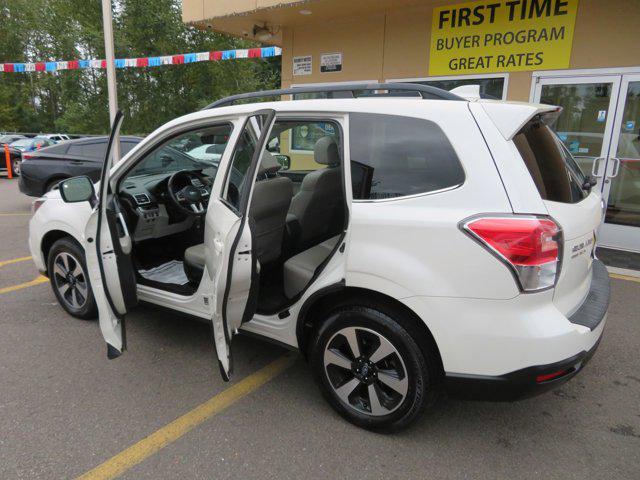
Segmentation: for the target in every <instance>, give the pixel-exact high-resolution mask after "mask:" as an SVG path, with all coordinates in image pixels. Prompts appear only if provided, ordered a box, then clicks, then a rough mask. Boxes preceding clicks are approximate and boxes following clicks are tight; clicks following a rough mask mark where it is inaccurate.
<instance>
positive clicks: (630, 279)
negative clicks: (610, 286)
mask: <svg viewBox="0 0 640 480" xmlns="http://www.w3.org/2000/svg"><path fill="white" fill-rule="evenodd" d="M609 276H610V277H611V278H617V279H618V280H626V281H627V282H636V283H640V278H638V277H630V276H629V275H620V274H619V273H610V274H609Z"/></svg>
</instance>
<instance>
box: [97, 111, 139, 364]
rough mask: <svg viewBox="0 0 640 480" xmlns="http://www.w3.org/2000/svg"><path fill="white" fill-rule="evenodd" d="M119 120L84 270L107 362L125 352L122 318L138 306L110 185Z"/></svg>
mask: <svg viewBox="0 0 640 480" xmlns="http://www.w3.org/2000/svg"><path fill="white" fill-rule="evenodd" d="M122 118H123V116H122V113H121V112H118V113H117V115H116V118H115V120H114V124H113V127H112V129H111V134H110V136H109V143H108V146H107V150H106V153H105V160H104V164H103V167H102V175H101V178H100V191H99V197H98V201H97V205H96V207H95V209H94V211H93V213H92V215H91V218H90V220H89V222H88V223H87V227H86V230H85V239H86V245H85V253H86V257H87V267H88V270H89V277H90V279H91V285H92V288H93V293H94V297H95V299H96V303H97V305H98V316H99V319H100V330H101V331H102V335H103V337H104V339H105V341H106V342H107V356H108V358H116V357H118V356H120V355H121V354H122V352H123V351H124V350H125V349H126V347H127V342H126V329H125V314H126V313H127V312H128V311H129V310H130V309H131V308H132V307H134V306H135V305H136V303H137V292H136V280H135V273H134V269H133V262H132V260H131V256H130V254H131V237H130V235H129V232H128V230H127V226H126V223H125V222H124V219H123V217H122V214H121V210H120V205H119V203H118V199H117V196H116V195H115V194H114V192H113V189H112V186H111V183H110V170H111V166H112V165H113V164H114V163H115V162H114V159H113V156H112V151H113V149H112V146H113V142H114V138H115V137H116V136H117V134H118V132H119V130H120V126H121V125H122ZM118 160H119V159H118Z"/></svg>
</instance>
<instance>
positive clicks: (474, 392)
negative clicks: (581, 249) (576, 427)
mask: <svg viewBox="0 0 640 480" xmlns="http://www.w3.org/2000/svg"><path fill="white" fill-rule="evenodd" d="M609 297H610V288H609V273H608V272H607V269H606V267H605V266H604V264H603V263H602V262H601V261H599V260H594V262H593V278H592V280H591V287H590V289H589V294H588V295H587V298H586V299H585V301H584V302H583V304H582V305H581V306H580V307H579V308H578V310H577V311H576V312H575V313H574V314H573V315H571V316H570V317H569V318H568V320H569V322H571V323H573V324H576V325H582V326H584V327H587V328H589V330H590V335H595V336H596V338H595V342H594V343H593V345H592V346H591V347H590V348H588V349H585V350H582V351H580V352H578V353H576V354H575V355H572V356H571V357H568V358H565V359H563V360H560V361H557V362H552V363H548V364H544V365H534V366H531V367H526V368H522V369H519V370H515V371H512V372H509V373H506V374H503V375H497V376H486V375H469V374H458V373H447V374H446V376H445V388H446V390H447V392H448V393H449V394H450V395H451V396H453V397H458V398H464V399H471V400H492V401H513V400H519V399H522V398H528V397H532V396H535V395H538V394H541V393H544V392H546V391H548V390H551V389H554V388H556V387H558V386H559V385H562V384H563V383H565V382H566V381H568V380H569V379H571V378H573V377H574V376H575V375H577V374H578V372H580V371H581V370H582V369H583V368H584V366H585V365H586V364H587V362H588V361H589V360H590V359H591V357H592V356H593V354H594V353H595V351H596V350H597V348H598V345H599V344H600V340H601V338H602V333H603V331H604V322H605V318H606V315H607V309H608V307H609ZM545 377H546V378H545Z"/></svg>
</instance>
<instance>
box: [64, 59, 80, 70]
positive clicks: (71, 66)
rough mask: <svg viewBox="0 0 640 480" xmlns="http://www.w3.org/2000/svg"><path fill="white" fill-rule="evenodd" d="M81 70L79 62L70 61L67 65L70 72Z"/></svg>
mask: <svg viewBox="0 0 640 480" xmlns="http://www.w3.org/2000/svg"><path fill="white" fill-rule="evenodd" d="M79 68H80V62H78V60H69V63H68V64H67V69H68V70H77V69H79Z"/></svg>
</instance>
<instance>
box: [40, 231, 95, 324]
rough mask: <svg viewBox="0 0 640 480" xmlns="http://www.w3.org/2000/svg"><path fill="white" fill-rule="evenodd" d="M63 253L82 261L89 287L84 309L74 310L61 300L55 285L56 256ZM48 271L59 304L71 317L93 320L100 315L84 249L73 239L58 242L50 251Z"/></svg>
mask: <svg viewBox="0 0 640 480" xmlns="http://www.w3.org/2000/svg"><path fill="white" fill-rule="evenodd" d="M61 252H67V253H69V254H71V255H73V257H74V258H77V259H78V260H79V261H80V265H81V267H82V270H83V272H84V275H85V278H86V279H87V287H88V298H87V301H86V302H85V304H84V305H83V306H82V308H79V309H73V308H71V307H70V306H69V305H67V303H66V302H65V301H64V299H62V298H61V296H60V292H58V289H57V288H56V285H55V279H54V275H53V261H54V259H55V258H56V256H57V255H58V254H59V253H61ZM47 271H48V272H49V281H50V282H51V288H52V289H53V293H54V295H55V296H56V299H57V300H58V303H59V304H60V305H61V306H62V308H64V310H65V311H66V312H67V313H68V314H69V315H71V316H73V317H76V318H79V319H81V320H93V319H95V318H96V317H97V315H98V307H97V305H96V300H95V298H94V296H93V289H92V288H91V280H90V279H89V273H88V269H87V263H86V260H85V256H84V250H83V248H82V247H81V246H80V245H79V244H78V243H77V242H76V241H75V240H73V239H71V238H61V239H60V240H57V241H56V242H55V243H54V244H53V246H52V247H51V249H50V250H49V256H48V258H47Z"/></svg>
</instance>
